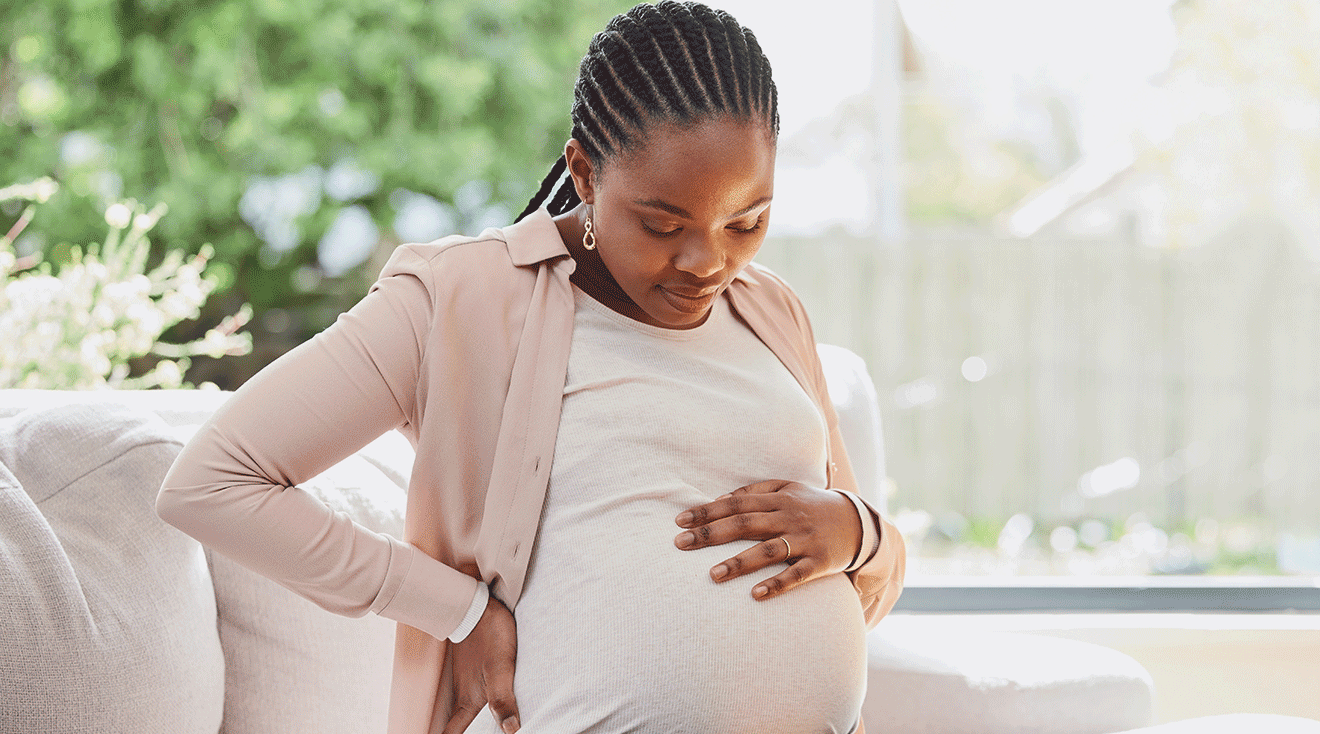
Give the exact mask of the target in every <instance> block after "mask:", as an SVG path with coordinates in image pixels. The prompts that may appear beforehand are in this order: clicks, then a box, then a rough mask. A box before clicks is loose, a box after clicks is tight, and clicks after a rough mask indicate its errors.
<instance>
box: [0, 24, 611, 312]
mask: <svg viewBox="0 0 1320 734" xmlns="http://www.w3.org/2000/svg"><path fill="white" fill-rule="evenodd" d="M630 5H631V3H628V2H620V1H619V0H502V1H501V2H498V3H492V2H480V1H478V0H443V2H423V1H421V0H405V1H402V2H393V3H376V2H361V1H360V0H345V1H342V2H334V3H331V2H323V0H259V1H256V0H210V1H202V2H192V3H184V2H178V1H177V0H120V1H118V2H108V1H106V0H37V1H36V2H14V0H8V2H6V3H4V4H3V7H0V12H3V15H4V18H5V22H4V24H3V28H0V63H2V64H3V73H0V181H26V180H33V179H36V178H38V177H40V176H45V175H50V176H53V177H54V178H55V179H56V180H57V181H58V182H59V183H60V184H61V189H60V193H58V194H57V195H56V196H55V197H53V198H52V199H51V201H50V202H48V204H47V205H46V207H45V208H44V209H43V212H42V215H43V217H44V221H43V222H42V223H41V226H40V227H39V228H36V229H38V230H39V231H40V233H41V236H42V239H33V240H29V241H28V242H26V243H25V242H20V243H18V244H19V250H20V251H22V250H23V249H24V248H25V247H26V248H27V249H28V250H32V249H36V248H42V249H45V248H50V249H49V250H47V252H46V257H47V259H61V258H62V257H63V258H67V253H66V252H63V251H58V250H56V249H55V243H61V242H87V241H91V240H92V239H94V238H96V237H97V236H98V234H99V233H100V232H102V231H103V228H104V220H103V213H104V211H105V208H106V207H107V206H108V205H110V204H111V203H112V202H114V201H117V200H119V199H120V198H121V197H124V196H133V197H136V198H137V199H140V200H143V201H146V202H160V203H164V204H166V205H167V206H168V207H169V211H170V216H169V217H168V218H166V219H163V220H162V221H161V223H160V226H159V228H158V229H157V231H156V233H155V235H156V236H155V239H156V240H157V245H156V248H157V250H156V253H155V256H156V257H160V255H161V252H162V251H163V250H164V249H168V248H169V247H176V246H182V247H196V246H197V245H198V244H199V243H207V242H209V243H211V244H212V245H213V246H214V248H215V251H216V256H217V260H218V261H219V262H220V263H223V264H225V265H227V266H228V267H229V268H231V271H230V276H231V282H232V283H233V284H234V286H235V287H236V288H237V289H238V293H237V294H236V295H237V296H238V298H239V299H240V300H243V301H250V302H252V304H253V305H254V306H255V307H256V308H257V310H258V311H259V312H260V311H262V310H264V309H265V308H268V307H271V306H272V305H275V304H282V305H287V304H288V302H289V299H290V298H291V297H292V294H293V293H295V289H294V288H293V285H292V283H291V279H294V278H295V274H296V273H297V272H298V270H299V267H300V266H304V265H307V264H310V263H315V261H316V253H315V250H316V243H317V241H318V240H319V239H320V237H321V235H322V234H323V232H324V231H325V229H326V228H327V227H328V226H329V224H330V222H331V221H333V220H334V216H335V214H336V213H337V212H338V211H339V209H340V208H341V207H345V206H351V205H360V206H362V207H364V208H365V209H366V210H367V211H368V212H369V213H370V214H371V217H372V219H373V221H374V222H375V223H376V225H377V226H378V227H379V229H380V231H381V243H380V245H381V246H382V247H387V246H389V244H390V240H391V237H392V235H391V233H390V226H391V223H392V221H393V219H394V216H395V213H396V212H395V210H394V206H393V205H392V204H391V197H390V193H391V192H393V191H395V190H397V189H407V190H409V191H414V192H419V193H422V194H426V195H428V196H431V197H434V198H435V199H438V200H440V201H441V202H448V201H451V200H452V199H453V197H454V193H455V192H456V191H457V190H459V188H460V187H461V186H463V185H464V184H465V183H468V182H471V181H484V182H487V183H489V184H490V187H489V190H490V197H489V202H488V203H490V204H501V205H503V206H504V207H505V208H506V209H507V210H510V211H513V212H514V213H516V212H517V211H518V210H519V209H521V206H522V204H523V203H524V202H525V201H526V198H527V196H529V195H530V193H531V192H532V191H533V190H534V188H535V186H536V184H538V183H539V181H540V179H541V177H542V176H543V175H544V173H545V171H546V169H547V168H548V166H549V164H550V162H551V161H552V160H553V159H554V158H555V156H556V155H557V153H558V152H559V149H560V148H561V147H562V145H563V143H564V140H565V139H566V138H567V135H568V127H569V116H568V113H569V105H570V103H571V99H572V83H573V80H574V78H575V77H576V73H577V63H578V60H579V59H580V58H581V56H582V54H583V53H584V52H585V49H586V45H587V42H588V41H589V39H590V37H591V35H592V34H593V33H595V32H596V31H598V30H600V29H601V28H603V27H604V24H605V22H606V21H607V20H608V19H609V18H610V17H611V16H613V15H614V14H615V13H618V12H621V11H622V10H625V9H626V8H627V7H629V6H630ZM345 162H351V163H352V164H353V165H354V166H355V167H356V168H357V169H360V170H361V171H364V172H366V173H368V174H372V175H374V177H376V178H377V179H378V185H376V186H372V187H368V188H369V189H370V190H364V191H361V192H359V193H358V194H355V195H352V196H349V197H347V200H344V201H339V200H336V199H334V198H332V197H330V196H322V195H320V194H319V193H318V194H317V196H315V197H313V200H312V201H311V202H310V205H309V206H307V207H305V210H302V211H300V212H299V213H298V216H297V218H296V221H295V222H294V224H295V225H296V227H297V231H296V236H295V237H294V241H293V242H292V243H290V244H292V245H293V246H292V247H291V248H289V249H287V250H285V251H278V250H273V249H272V248H270V247H269V246H268V245H263V243H262V240H261V238H260V237H259V235H258V233H257V231H255V230H254V228H253V227H252V226H251V225H250V224H249V223H248V222H246V221H244V219H243V218H242V217H241V216H240V211H239V203H240V200H241V198H242V197H243V195H244V192H245V191H247V190H248V188H249V186H250V185H251V184H252V183H253V181H254V180H257V179H258V177H273V176H284V175H289V174H296V173H298V172H301V171H305V170H314V171H328V170H330V169H331V168H332V167H333V166H335V165H336V164H342V163H345ZM309 167H318V168H315V169H309ZM396 203H397V199H396ZM16 214H17V212H16V211H13V212H11V211H7V210H6V211H5V212H4V216H5V218H6V219H10V218H12V217H13V216H16ZM460 224H462V223H461V222H460ZM396 241H397V240H396ZM263 250H266V252H265V253H264V255H263ZM304 280H306V278H304ZM303 290H306V288H304V289H303ZM332 290H334V289H333V288H327V289H323V291H326V292H328V291H332ZM353 290H354V292H356V293H357V294H358V295H360V293H361V291H360V290H357V289H353ZM318 297H322V298H323V297H324V292H322V293H321V294H319V295H318V293H315V292H314V293H312V294H310V296H309V298H310V299H311V300H313V301H315V300H316V299H317V298H318ZM304 300H306V299H304ZM337 305H338V306H339V307H342V306H345V305H347V304H343V303H340V304H337ZM335 310H337V309H335Z"/></svg>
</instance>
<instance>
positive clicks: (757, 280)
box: [734, 262, 806, 319]
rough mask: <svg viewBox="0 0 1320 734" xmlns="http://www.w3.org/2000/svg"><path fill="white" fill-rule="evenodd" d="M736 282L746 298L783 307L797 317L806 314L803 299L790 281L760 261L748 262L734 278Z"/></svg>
mask: <svg viewBox="0 0 1320 734" xmlns="http://www.w3.org/2000/svg"><path fill="white" fill-rule="evenodd" d="M734 283H735V284H737V285H738V288H739V290H740V291H741V292H742V294H743V295H744V297H746V298H750V299H753V300H755V301H758V302H760V303H762V304H763V305H766V306H769V307H772V308H777V309H783V310H785V311H786V312H788V313H790V314H791V315H792V316H793V317H794V318H795V319H798V318H805V316H806V311H805V309H804V308H803V306H802V301H801V299H799V298H798V295H797V293H795V292H794V291H793V287H792V286H790V285H789V284H788V281H786V280H784V278H783V277H782V276H780V275H779V274H778V273H776V272H775V271H773V270H771V269H770V268H768V267H766V266H764V265H762V264H760V263H758V262H751V263H748V265H747V267H745V268H743V271H742V272H741V273H739V274H738V276H737V277H736V278H734Z"/></svg>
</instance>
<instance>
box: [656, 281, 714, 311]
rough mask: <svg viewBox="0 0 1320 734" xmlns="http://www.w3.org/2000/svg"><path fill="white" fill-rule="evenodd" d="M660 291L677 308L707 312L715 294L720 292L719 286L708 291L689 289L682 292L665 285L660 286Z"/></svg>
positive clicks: (678, 309)
mask: <svg viewBox="0 0 1320 734" xmlns="http://www.w3.org/2000/svg"><path fill="white" fill-rule="evenodd" d="M659 288H660V292H661V293H662V294H664V297H665V300H666V301H669V305H670V306H673V307H674V309H675V310H677V311H682V312H683V313H691V314H698V313H705V312H706V309H708V308H710V303H711V301H713V300H715V294H716V293H719V288H711V289H710V290H707V291H688V292H680V291H674V290H670V289H668V288H666V287H664V286H659Z"/></svg>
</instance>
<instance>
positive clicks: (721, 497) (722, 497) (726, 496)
mask: <svg viewBox="0 0 1320 734" xmlns="http://www.w3.org/2000/svg"><path fill="white" fill-rule="evenodd" d="M732 496H733V495H732V494H728V493H726V494H722V495H720V496H719V497H716V498H715V499H717V500H723V499H728V498H730V497H732Z"/></svg>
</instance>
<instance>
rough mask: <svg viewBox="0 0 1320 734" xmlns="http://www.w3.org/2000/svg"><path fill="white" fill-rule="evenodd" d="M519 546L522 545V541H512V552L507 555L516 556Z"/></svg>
mask: <svg viewBox="0 0 1320 734" xmlns="http://www.w3.org/2000/svg"><path fill="white" fill-rule="evenodd" d="M521 547H522V543H514V544H513V552H512V553H510V554H509V557H510V558H517V557H518V549H519V548H521Z"/></svg>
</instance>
